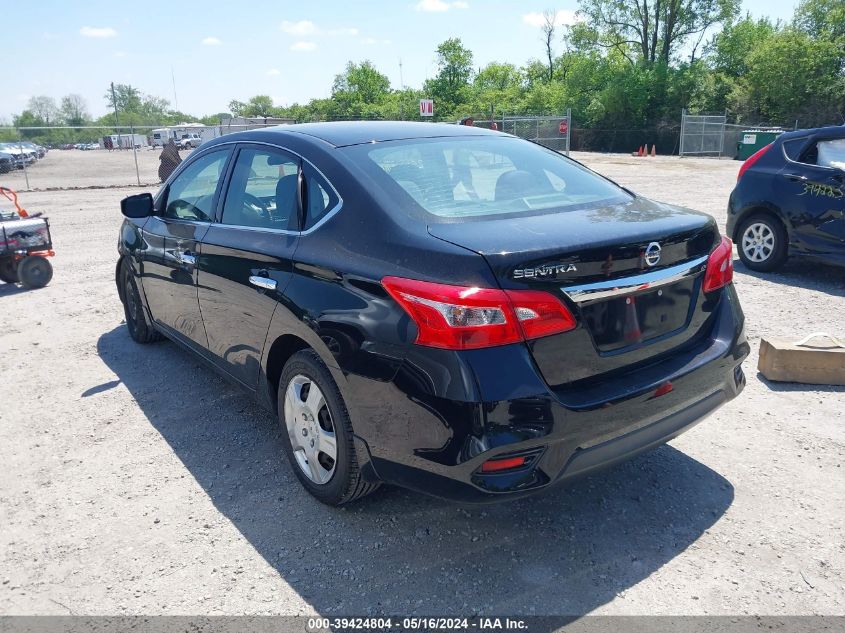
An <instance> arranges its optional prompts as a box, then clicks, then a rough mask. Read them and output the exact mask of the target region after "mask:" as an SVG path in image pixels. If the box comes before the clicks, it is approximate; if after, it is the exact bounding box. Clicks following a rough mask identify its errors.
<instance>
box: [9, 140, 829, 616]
mask: <svg viewBox="0 0 845 633" xmlns="http://www.w3.org/2000/svg"><path fill="white" fill-rule="evenodd" d="M140 156H143V158H142V160H143V161H145V165H146V167H145V169H146V170H147V173H151V172H150V171H149V170H150V169H152V170H153V171H152V173H154V169H155V167H156V166H157V152H156V153H153V152H142V153H141V154H140ZM578 158H579V159H582V160H583V161H584V162H586V163H587V164H589V165H591V166H592V167H594V168H596V169H598V170H599V171H601V172H602V173H604V174H607V175H609V176H611V177H613V178H616V179H618V180H619V181H620V182H621V183H623V184H624V185H626V186H628V187H630V188H632V189H634V190H635V191H638V192H640V193H642V194H645V195H648V196H651V197H654V198H657V199H660V200H664V201H668V202H673V203H679V204H683V205H687V206H691V207H695V208H699V209H702V210H705V211H707V212H709V213H712V214H713V215H715V216H716V217H717V218H718V220H719V222H720V224H722V225H723V224H724V217H725V211H724V209H725V204H726V200H727V196H728V193H729V191H730V189H731V187H732V184H733V182H734V178H735V175H736V170H737V167H738V165H737V164H736V163H734V162H731V161H711V160H695V159H684V160H678V159H673V158H660V157H658V158H656V159H635V158H629V157H622V156H598V155H581V156H578ZM132 160H133V159H132V156H131V154H129V153H124V154H122V155H109V154H108V153H107V152H89V153H83V152H64V153H63V152H51V153H50V155H49V156H48V157H47V159H46V160H45V161H43V163H41V164H39V165H36V166H35V167H34V168H33V169H32V172H31V175H33V174H36V173H39V172H40V173H41V178H42V181H41V183H39V182H37V181H36V182H34V184H33V186H90V185H92V184H96V183H101V182H114V183H128V182H132V179H131V177H134V165H133V164H132V162H131V161H132ZM127 161H128V165H129V169H130V170H131V171H127ZM127 173H129V174H130V176H131V177H130V178H129V179H126V178H125V175H126V174H127ZM18 177H20V175H19V174H17V175H15V178H18ZM34 179H35V176H33V180H34ZM2 180H3V182H4V184H8V185H10V186H20V184H19V183H18V182H17V181H16V180H10V179H8V178H6V177H5V176H4V177H2ZM147 180H150V179H149V178H147ZM152 180H155V178H154V177H153V178H152ZM42 183H43V184H42ZM134 192H137V189H131V188H123V189H103V190H90V191H72V192H71V191H52V192H36V193H29V194H24V195H23V201H24V203H25V205H26V206H27V207H28V208H29V209H30V210H32V211H36V210H43V211H46V212H48V213H49V215H50V218H51V220H52V226H53V234H54V238H55V246H56V251H57V256H56V257H55V259H54V265H55V269H56V274H55V277H54V279H53V281H52V283H51V284H50V285H49V286H48V287H47V288H45V289H43V290H39V291H30V292H27V291H23V290H21V289H19V288H18V287H16V286H9V285H2V284H0V306H2V309H0V351H2V353H0V372H1V373H0V375H2V381H0V403H2V406H0V463H2V465H3V468H2V472H3V475H2V477H0V525H2V529H0V582H2V585H0V613H2V614H33V613H44V614H50V613H55V614H65V613H75V614H82V613H85V614H124V613H126V614H158V613H165V614H242V613H248V614H263V613H274V614H276V613H279V614H297V613H315V612H316V613H322V614H332V613H343V614H365V613H368V612H388V613H402V614H411V613H417V614H438V613H439V614H442V613H450V614H463V615H467V614H473V613H485V612H486V613H489V612H495V613H497V614H583V613H590V612H598V613H604V614H686V613H689V614H745V613H749V614H816V613H818V614H840V615H842V614H845V534H843V518H845V513H843V508H845V472H843V470H845V469H843V468H841V464H842V462H843V457H845V388H834V387H829V388H826V387H805V386H799V385H789V384H772V383H768V382H766V381H764V380H762V379H761V377H760V376H758V374H757V372H756V369H755V367H756V363H757V357H756V354H757V349H758V344H759V339H760V337H761V336H762V335H764V334H772V335H783V336H798V335H801V334H804V333H807V332H812V331H815V330H827V331H833V332H838V333H839V334H845V331H843V330H845V317H843V314H845V311H843V307H845V301H844V300H843V298H845V281H844V279H845V275H844V274H843V271H841V270H831V269H824V268H821V267H817V266H814V265H809V264H791V265H790V266H789V267H788V268H787V269H786V270H785V271H784V272H782V273H779V274H773V275H768V276H759V275H755V274H750V273H749V272H748V271H746V270H744V269H743V267H742V266H741V264H737V274H736V286H737V290H738V292H739V295H740V298H741V300H742V304H743V307H744V309H745V312H746V315H747V319H748V334H749V338H750V340H751V344H752V348H753V350H754V352H753V355H752V357H751V358H750V359H749V360H748V362H747V364H746V371H747V374H748V379H749V381H748V387H747V389H746V390H745V392H744V393H743V394H742V396H741V397H739V398H738V399H737V400H735V401H733V402H732V403H730V404H729V405H728V406H726V407H724V408H722V409H721V410H719V411H718V412H717V413H716V414H715V415H713V416H712V417H711V418H710V419H709V420H707V421H706V422H704V423H703V424H701V425H699V426H698V427H696V428H695V429H694V430H692V431H691V432H689V433H687V434H685V435H683V436H682V437H680V438H679V439H677V440H675V441H673V442H672V443H671V445H669V446H665V447H662V448H660V449H658V450H656V451H654V452H652V453H650V454H648V455H646V456H643V457H641V458H638V459H636V460H634V461H633V462H630V463H627V464H624V465H622V466H619V467H616V468H614V469H612V470H610V471H608V472H604V473H602V474H599V475H596V476H593V477H590V478H588V479H585V480H582V481H580V482H578V483H577V484H575V485H573V486H571V487H569V488H564V489H558V490H555V491H552V492H550V493H548V494H545V495H542V496H538V497H534V498H531V499H527V500H521V501H517V502H514V503H509V504H503V505H495V506H485V507H471V506H470V507H462V506H456V505H453V504H450V503H446V502H442V501H439V500H436V499H431V498H428V497H424V496H421V495H418V494H414V493H410V492H405V491H402V490H397V489H390V488H388V489H383V490H382V491H380V492H378V493H377V494H376V495H374V496H373V497H372V498H370V499H367V500H365V501H363V502H361V503H358V504H355V505H353V506H350V507H348V508H346V509H343V510H332V509H329V508H326V507H323V506H321V505H319V504H318V503H316V502H314V501H312V500H311V498H310V497H309V496H308V495H307V494H306V493H305V492H304V491H303V490H302V488H301V487H300V486H299V485H298V483H297V481H296V480H295V478H294V476H293V474H292V472H291V470H290V468H289V466H288V464H287V463H286V462H285V461H284V458H283V456H282V451H281V447H280V436H279V433H278V430H277V426H276V422H275V421H274V420H273V419H272V417H271V416H269V415H266V414H265V413H263V412H262V411H261V410H260V409H259V408H258V407H257V406H255V405H254V404H252V403H251V401H250V400H249V399H248V398H247V397H245V396H244V395H242V394H241V393H240V392H238V391H236V390H235V389H234V388H232V387H230V386H229V385H228V384H227V383H226V382H224V381H223V380H221V379H219V378H218V377H217V376H216V375H214V374H213V373H211V372H210V371H208V370H206V369H205V368H204V367H203V366H201V365H199V364H198V363H197V362H195V361H194V359H193V358H191V357H190V356H188V355H186V354H185V353H183V352H181V351H180V350H179V349H177V348H176V347H175V346H174V345H172V344H170V343H161V344H157V345H152V346H146V347H141V346H137V345H134V344H133V343H132V342H131V341H130V340H129V337H128V335H127V334H126V332H125V330H124V327H123V326H122V325H121V322H122V312H121V309H120V305H119V303H118V300H117V295H116V292H115V289H114V284H113V269H114V263H115V257H116V251H115V244H116V240H117V228H118V226H119V223H120V216H119V211H118V201H119V200H120V198H121V197H123V196H125V195H127V194H130V193H134Z"/></svg>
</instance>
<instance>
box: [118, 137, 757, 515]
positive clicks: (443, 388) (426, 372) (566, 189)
mask: <svg viewBox="0 0 845 633" xmlns="http://www.w3.org/2000/svg"><path fill="white" fill-rule="evenodd" d="M121 208H122V211H123V214H124V215H125V216H126V219H125V221H124V223H123V226H122V228H121V234H120V240H119V251H120V258H119V260H118V262H117V269H116V281H117V287H118V291H119V294H120V298H121V301H122V302H123V305H124V306H125V312H126V324H127V327H128V330H129V334H130V335H131V337H132V338H133V339H134V340H135V341H137V342H139V343H149V342H152V341H155V340H157V339H159V338H161V336H162V335H164V336H166V337H167V338H169V339H171V340H173V341H175V342H177V343H179V344H180V345H182V346H184V347H186V348H188V349H190V350H191V351H193V352H195V353H196V354H197V355H198V356H200V357H202V358H203V359H205V360H206V361H208V362H209V363H210V364H211V365H213V366H214V367H215V368H217V369H218V370H220V371H221V372H223V373H224V374H225V375H227V376H228V377H229V378H231V379H232V380H234V381H235V382H237V383H239V384H240V385H241V386H242V387H244V388H246V389H247V390H249V391H250V392H253V393H254V394H255V395H256V396H257V397H258V399H259V400H260V401H261V402H263V403H264V404H265V405H266V406H267V407H269V408H270V410H272V411H273V412H274V413H275V414H277V415H278V417H279V420H280V423H281V425H282V428H283V429H284V430H285V431H286V432H284V433H283V439H282V443H283V445H284V450H285V452H286V453H287V455H288V458H289V460H290V462H291V465H292V468H293V470H294V472H295V473H296V475H297V477H298V478H299V480H300V481H301V482H302V485H303V486H305V488H306V489H307V490H308V491H309V492H310V493H311V494H313V495H314V496H315V497H316V498H317V499H319V500H320V501H323V502H325V503H328V504H334V505H337V504H342V503H345V502H348V501H351V500H353V499H356V498H358V497H361V496H363V495H365V494H367V493H369V492H370V491H372V490H374V489H375V488H376V487H377V486H378V485H379V483H380V482H389V483H392V484H398V485H400V486H406V487H408V488H412V489H414V490H418V491H421V492H426V493H430V494H434V495H438V496H442V497H447V498H451V499H456V500H462V501H489V500H497V499H508V498H515V497H518V496H521V495H525V494H528V493H532V492H536V491H539V490H542V489H544V488H546V487H548V486H549V485H551V484H554V483H557V482H562V481H566V480H570V479H572V478H574V477H576V476H578V475H582V474H584V473H588V472H590V471H593V470H595V469H598V468H601V467H604V466H608V465H610V464H612V463H615V462H618V461H620V460H623V459H627V458H629V457H631V456H633V455H635V454H637V453H640V452H641V451H644V450H647V449H649V448H653V447H655V446H658V445H660V444H662V443H664V442H666V441H668V440H670V439H672V438H673V437H675V436H677V435H678V434H680V433H682V432H683V431H685V430H686V429H688V428H690V427H691V426H692V425H694V424H695V423H697V422H699V421H700V420H701V419H702V418H704V417H705V416H706V415H707V414H709V413H711V412H712V411H714V410H715V409H716V408H718V407H719V406H721V405H722V404H724V403H725V402H727V401H728V400H730V399H732V398H733V397H735V396H736V395H737V394H738V393H739V392H740V391H741V390H742V388H743V386H744V383H745V379H744V376H743V373H742V369H741V367H740V364H741V362H742V360H743V359H744V358H745V357H746V355H747V354H748V344H747V342H746V339H745V335H744V326H743V323H744V317H743V314H742V310H741V309H740V306H739V302H738V300H737V296H736V293H735V291H734V287H733V284H732V283H731V281H732V275H733V268H732V249H731V242H730V241H729V240H727V239H726V238H722V237H720V235H719V232H718V230H717V228H716V225H715V223H714V221H713V219H712V218H710V217H709V216H707V215H704V214H701V213H697V212H694V211H689V210H686V209H681V208H678V207H673V206H669V205H666V204H660V203H656V202H651V201H649V200H646V199H644V198H642V197H639V196H637V195H635V194H633V193H631V192H630V191H628V190H626V189H624V188H622V187H620V186H618V185H616V184H614V183H613V182H611V181H609V180H607V179H606V178H603V177H601V176H599V175H597V174H595V173H594V172H592V171H590V170H589V169H587V168H585V167H583V166H582V165H580V164H579V163H577V162H575V161H573V160H570V159H568V158H565V157H563V156H561V155H559V154H557V153H555V152H553V151H550V150H548V149H545V148H543V147H540V146H538V145H535V144H534V143H531V142H528V141H525V140H522V139H518V138H514V137H512V136H509V135H507V134H501V133H498V132H492V131H489V130H482V129H476V128H469V127H463V126H455V125H445V124H444V125H440V124H429V123H398V122H373V123H362V122H343V123H316V124H305V125H292V126H284V127H277V128H270V129H263V130H253V131H249V132H242V133H238V134H231V135H227V136H223V137H221V138H218V139H215V140H213V141H210V142H208V143H204V144H203V145H202V146H201V147H200V148H199V149H197V150H196V151H194V152H193V153H192V154H191V156H190V157H189V158H188V159H187V160H186V161H185V162H183V163H182V164H181V165H180V166H179V168H178V169H177V170H176V172H175V173H174V174H173V175H172V176H171V177H170V178H169V179H168V180H167V182H166V183H165V184H164V186H163V187H162V188H161V190H160V191H159V192H158V194H157V195H156V196H155V198H153V197H152V196H151V195H150V194H141V195H137V196H131V197H129V198H126V199H125V200H123V202H122V204H121ZM163 388H167V389H179V385H166V386H163Z"/></svg>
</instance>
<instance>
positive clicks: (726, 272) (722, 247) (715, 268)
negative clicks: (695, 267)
mask: <svg viewBox="0 0 845 633" xmlns="http://www.w3.org/2000/svg"><path fill="white" fill-rule="evenodd" d="M733 278H734V258H733V244H732V243H731V241H730V240H729V239H728V238H727V237H723V238H722V241H721V243H720V244H719V245H718V246H717V247H716V248H715V249H714V250H713V252H712V253H710V258H709V259H708V260H707V270H706V271H705V272H704V292H712V291H714V290H718V289H719V288H721V287H723V286H727V285H728V284H729V283H731V281H733Z"/></svg>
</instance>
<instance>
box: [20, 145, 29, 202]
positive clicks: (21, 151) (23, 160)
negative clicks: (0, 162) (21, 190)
mask: <svg viewBox="0 0 845 633" xmlns="http://www.w3.org/2000/svg"><path fill="white" fill-rule="evenodd" d="M18 151H19V152H20V157H21V162H22V163H23V177H24V178H26V190H27V191H29V190H30V189H29V172H27V170H26V159H25V158H24V157H23V141H22V140H21V139H18Z"/></svg>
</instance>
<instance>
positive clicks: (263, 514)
mask: <svg viewBox="0 0 845 633" xmlns="http://www.w3.org/2000/svg"><path fill="white" fill-rule="evenodd" d="M97 349H98V352H99V355H100V357H101V358H102V360H103V361H104V362H105V363H106V365H108V367H109V368H110V369H111V370H112V371H113V372H114V373H115V374H116V375H117V377H118V378H119V379H120V381H121V382H123V384H124V385H125V386H126V387H127V388H128V390H129V391H130V393H131V395H132V397H133V398H134V399H135V401H136V402H137V403H138V406H139V407H141V409H142V411H143V413H144V414H145V415H146V417H147V419H148V420H149V422H150V424H151V425H152V426H153V427H154V428H155V429H156V430H157V431H158V432H159V433H160V434H161V436H162V437H163V438H164V440H165V441H166V442H167V443H168V444H169V445H170V447H171V448H172V450H173V451H174V453H175V454H176V455H177V456H178V458H179V459H180V460H181V461H182V463H183V464H184V466H185V468H186V470H187V472H188V473H190V475H191V476H192V477H194V478H195V479H196V481H197V483H199V485H200V486H202V488H203V489H204V490H205V491H206V493H207V494H208V496H209V498H210V499H211V501H212V502H213V503H214V505H215V507H216V508H217V509H218V510H219V512H220V513H221V514H222V515H223V516H224V517H225V518H226V519H228V520H229V521H231V523H232V524H233V525H234V526H235V527H236V528H237V529H238V530H239V531H240V532H241V534H243V536H244V537H245V538H246V539H247V540H248V541H249V542H250V543H251V544H252V546H253V547H254V548H255V550H256V551H257V552H258V553H259V554H260V555H261V556H262V557H263V558H264V559H265V561H266V562H267V563H268V564H269V565H271V566H272V567H273V568H274V569H275V570H276V571H277V572H278V574H279V575H280V577H281V578H282V579H283V580H284V581H285V582H287V583H288V584H289V585H290V586H291V587H292V588H293V589H294V590H295V591H296V592H297V593H298V594H299V595H300V596H302V598H303V599H304V600H306V601H307V602H308V603H310V604H311V605H313V607H314V609H316V611H318V612H319V613H321V614H323V615H332V614H338V615H341V614H343V615H350V614H355V615H365V614H373V613H379V614H384V613H386V614H394V615H396V614H401V615H409V614H416V615H426V614H428V615H431V614H435V615H442V614H451V615H462V616H466V615H472V614H479V613H482V614H489V613H495V614H503V615H510V614H513V615H534V614H536V615H557V616H563V615H569V616H579V615H582V614H585V613H589V612H591V611H593V610H594V609H597V608H599V607H601V606H602V605H604V604H606V603H607V602H609V601H611V600H613V599H614V598H616V597H617V596H618V597H619V598H620V599H622V600H624V599H625V594H626V592H627V591H628V590H629V588H631V587H632V586H634V585H635V584H637V583H638V582H640V581H642V580H643V579H645V578H646V577H648V576H649V575H651V574H653V573H655V572H656V571H657V570H659V569H660V568H661V567H662V566H663V565H665V564H666V563H668V562H670V561H672V559H674V558H675V557H676V556H678V555H679V554H680V553H681V552H683V551H684V550H686V549H687V548H688V547H690V546H691V545H693V543H695V541H696V540H697V539H699V538H700V537H701V536H702V535H703V534H704V533H705V532H706V531H707V530H708V529H709V528H710V527H711V526H712V525H713V524H714V523H715V522H716V521H718V520H719V518H720V517H721V516H722V515H723V514H724V513H725V511H726V510H727V509H728V507H729V506H730V505H731V503H732V501H733V498H734V489H733V486H732V485H731V484H730V482H728V481H727V480H726V479H725V478H724V477H722V476H721V475H719V474H718V473H716V472H715V471H713V470H711V469H710V468H708V467H707V466H705V465H704V464H701V463H700V462H698V461H696V460H694V459H692V458H690V457H688V456H687V455H685V454H684V453H682V452H680V451H678V450H676V449H674V448H672V447H670V446H664V447H661V448H659V449H657V450H655V451H653V452H651V453H649V454H647V455H645V456H641V457H639V458H637V459H635V460H633V461H631V462H628V463H626V464H623V465H620V466H618V467H615V468H612V469H610V470H608V471H605V472H603V473H601V474H598V475H595V476H591V477H588V478H585V479H582V480H579V481H577V482H575V483H573V484H572V485H570V486H569V487H565V488H557V489H553V490H550V491H547V492H546V493H544V494H541V495H538V496H534V497H531V498H527V499H521V500H517V501H513V502H509V503H502V504H495V505H484V506H463V505H455V504H453V503H449V502H445V501H441V500H438V499H434V498H429V497H427V496H424V495H421V494H416V493H412V492H409V491H405V490H400V489H396V488H392V487H383V488H382V489H380V490H379V491H377V492H376V493H375V494H374V495H372V496H371V497H368V498H366V499H364V500H361V501H359V502H357V503H355V504H352V505H350V506H347V507H345V508H343V509H333V508H329V507H326V506H323V505H321V504H320V503H318V502H316V501H314V500H313V499H312V498H311V497H310V496H309V495H308V494H307V493H306V492H305V491H304V490H303V489H302V487H301V486H300V485H299V483H298V481H297V480H296V478H295V476H294V474H293V472H292V471H291V469H290V467H289V465H288V463H287V461H286V460H285V458H284V455H283V452H282V445H281V435H280V433H279V428H278V425H277V423H276V420H275V419H274V418H273V416H271V415H269V414H267V413H266V412H264V410H263V409H261V408H260V407H258V405H256V404H254V403H253V402H252V400H251V399H250V398H249V396H247V395H245V394H242V393H241V392H240V391H238V390H237V388H235V387H230V386H229V385H228V383H227V382H226V381H225V380H223V379H221V378H219V377H218V376H217V375H216V374H215V373H214V372H213V371H211V370H210V369H207V368H206V367H205V366H203V365H201V364H200V363H199V362H198V361H195V360H194V359H193V357H191V356H190V355H188V354H187V353H186V352H184V351H182V350H180V349H179V348H178V347H177V346H176V345H174V344H172V343H161V344H156V345H148V346H139V345H136V344H134V343H133V342H132V341H131V340H130V339H129V336H128V334H127V333H126V331H125V328H124V327H123V326H120V327H118V328H115V329H114V330H112V331H110V332H108V333H106V334H104V335H102V337H101V338H100V339H99V341H98V344H97ZM92 387H94V386H93V385H92ZM198 538H205V536H203V535H198ZM690 573H691V576H690V587H691V589H690V591H692V593H693V594H694V592H695V583H694V577H695V574H696V573H697V572H695V571H694V570H691V572H690ZM702 573H703V574H705V575H706V574H707V573H708V572H707V571H706V570H705V571H702ZM196 584H197V587H198V589H197V590H198V591H199V590H200V587H201V586H202V585H203V579H202V578H201V577H197V578H196ZM622 604H623V605H624V602H623V603H622ZM623 608H624V607H623Z"/></svg>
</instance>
